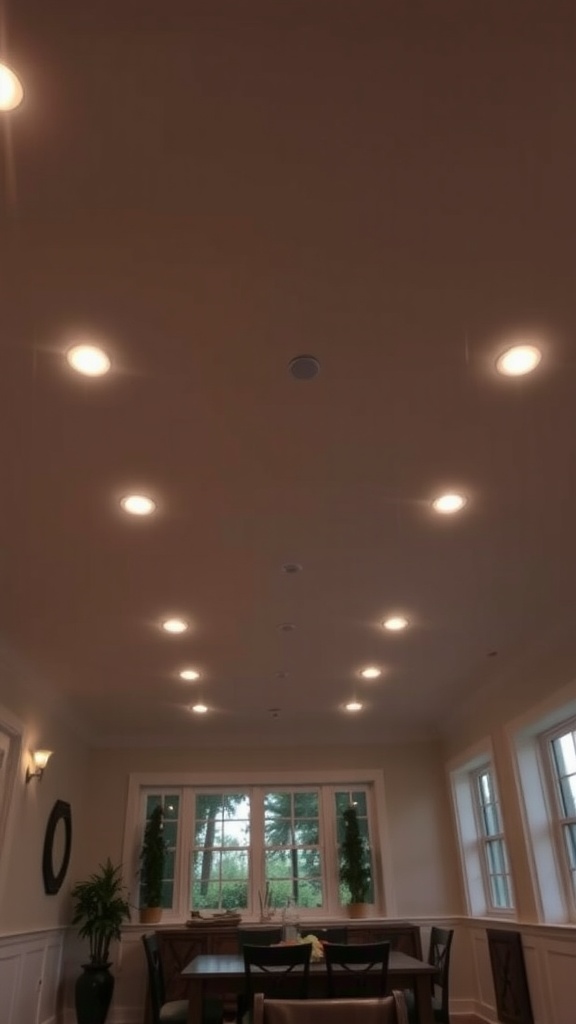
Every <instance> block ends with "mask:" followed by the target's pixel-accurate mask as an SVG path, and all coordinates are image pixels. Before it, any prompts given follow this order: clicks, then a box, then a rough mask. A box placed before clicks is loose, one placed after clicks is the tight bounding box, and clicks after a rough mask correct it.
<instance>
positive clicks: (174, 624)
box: [162, 619, 188, 635]
mask: <svg viewBox="0 0 576 1024" xmlns="http://www.w3.org/2000/svg"><path fill="white" fill-rule="evenodd" d="M162 629H163V630H164V632H165V633H173V634H174V635H176V634H178V633H185V632H186V630H187V629H188V623H187V622H186V621H185V620H184V619H164V622H163V623H162Z"/></svg>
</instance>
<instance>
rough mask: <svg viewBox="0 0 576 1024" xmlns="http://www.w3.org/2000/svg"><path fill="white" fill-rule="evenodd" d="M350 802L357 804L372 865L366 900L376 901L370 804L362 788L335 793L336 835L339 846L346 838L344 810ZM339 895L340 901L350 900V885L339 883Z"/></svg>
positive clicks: (359, 824) (343, 902)
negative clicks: (369, 813)
mask: <svg viewBox="0 0 576 1024" xmlns="http://www.w3.org/2000/svg"><path fill="white" fill-rule="evenodd" d="M350 804H355V806H356V811H357V818H358V831H359V832H360V835H361V836H362V838H363V839H364V841H365V845H366V851H367V854H368V864H369V867H370V888H369V890H368V893H367V894H366V902H367V903H373V902H374V898H375V897H374V863H373V859H372V848H371V843H370V829H369V822H368V817H367V814H368V804H367V800H366V793H365V792H364V791H362V790H358V791H348V792H347V791H340V792H337V793H335V809H336V815H337V818H336V835H337V838H338V847H340V845H341V844H342V840H343V838H344V817H343V815H344V811H345V810H346V809H347V808H348V807H350ZM339 896H340V903H342V904H345V903H348V902H349V901H350V891H349V889H348V886H346V885H343V884H342V883H340V885H339Z"/></svg>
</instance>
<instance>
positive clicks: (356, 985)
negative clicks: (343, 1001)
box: [324, 942, 390, 999]
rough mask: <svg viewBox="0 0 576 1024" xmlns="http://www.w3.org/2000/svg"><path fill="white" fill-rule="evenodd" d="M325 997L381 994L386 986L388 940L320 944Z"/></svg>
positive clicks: (388, 956)
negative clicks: (321, 945)
mask: <svg viewBox="0 0 576 1024" xmlns="http://www.w3.org/2000/svg"><path fill="white" fill-rule="evenodd" d="M324 958H325V961H326V980H327V984H328V996H329V997H330V998H331V999H334V998H335V997H336V996H347V997H353V996H364V997H367V996H384V995H386V990H387V987H388V960H389V958H390V943H389V942H363V943H353V944H350V945H347V944H345V943H344V944H342V943H339V942H327V943H326V944H325V946H324Z"/></svg>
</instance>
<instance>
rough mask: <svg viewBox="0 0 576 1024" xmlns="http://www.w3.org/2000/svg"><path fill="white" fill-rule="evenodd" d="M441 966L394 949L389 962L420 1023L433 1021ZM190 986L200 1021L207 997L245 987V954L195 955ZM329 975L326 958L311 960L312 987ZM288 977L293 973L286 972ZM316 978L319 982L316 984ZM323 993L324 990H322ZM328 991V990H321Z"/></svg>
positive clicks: (192, 1009)
mask: <svg viewBox="0 0 576 1024" xmlns="http://www.w3.org/2000/svg"><path fill="white" fill-rule="evenodd" d="M436 972H437V968H436V967H435V966H434V965H433V964H429V963H426V962H425V961H424V960H417V959H416V958H415V957H413V956H408V954H407V953H401V952H399V951H397V950H391V952H390V959H389V962H388V985H389V988H390V989H393V988H398V989H412V990H413V992H414V998H415V1002H416V1010H417V1013H418V1020H419V1022H420V1024H433V1021H434V1015H433V1013H432V984H431V982H432V977H433V975H434V974H436ZM180 976H181V978H182V979H184V980H185V981H186V984H187V989H188V1024H199V1022H200V1021H201V1020H202V1007H203V1005H204V1000H205V999H206V998H207V997H210V996H214V995H223V994H226V995H238V994H239V993H241V992H243V991H244V985H245V973H244V957H243V956H242V955H241V954H227V953H213V954H208V955H206V954H203V955H200V956H196V957H194V959H193V960H191V961H190V963H189V964H187V965H186V967H184V969H183V970H182V972H181V975H180ZM325 976H326V965H325V963H324V961H323V960H319V961H316V962H312V963H311V964H310V988H311V994H312V996H313V995H314V988H315V987H316V988H319V985H320V983H321V982H322V978H323V977H324V978H325ZM285 977H286V978H288V977H289V975H285ZM315 982H317V983H318V984H317V985H316V986H315V984H314V983H315ZM319 994H320V993H319ZM321 994H324V993H321Z"/></svg>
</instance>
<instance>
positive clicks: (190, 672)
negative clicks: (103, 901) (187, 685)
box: [179, 668, 200, 680]
mask: <svg viewBox="0 0 576 1024" xmlns="http://www.w3.org/2000/svg"><path fill="white" fill-rule="evenodd" d="M179 675H180V679H190V680H194V679H200V673H199V672H197V671H196V669H195V668H183V669H182V671H181V672H180V673H179Z"/></svg>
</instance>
